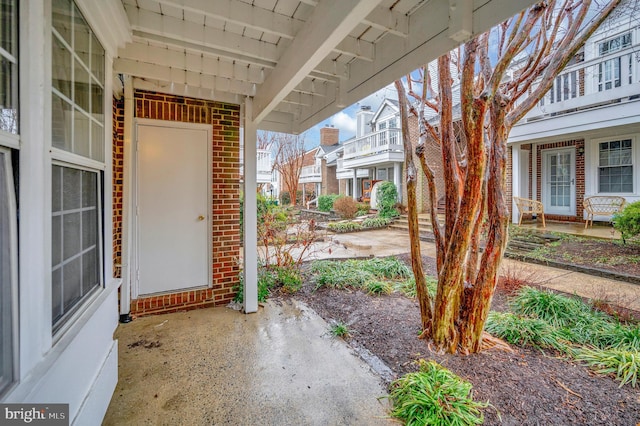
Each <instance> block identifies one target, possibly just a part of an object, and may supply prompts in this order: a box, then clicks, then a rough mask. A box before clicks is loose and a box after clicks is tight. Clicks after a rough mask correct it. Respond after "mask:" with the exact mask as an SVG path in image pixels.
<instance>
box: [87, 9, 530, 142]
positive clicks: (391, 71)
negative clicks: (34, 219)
mask: <svg viewBox="0 0 640 426" xmlns="http://www.w3.org/2000/svg"><path fill="white" fill-rule="evenodd" d="M80 3H81V5H82V4H85V5H86V6H85V7H83V12H85V13H88V14H89V15H91V14H93V15H96V16H100V14H101V13H103V12H102V11H96V10H95V9H96V8H98V9H100V8H104V14H103V16H105V17H107V18H109V20H107V21H106V22H107V23H108V24H109V25H111V23H113V22H116V23H117V25H115V27H114V28H115V31H116V32H117V33H118V34H119V37H112V38H113V41H112V42H110V44H111V46H110V47H112V46H116V47H119V49H118V50H117V55H114V56H115V60H114V71H115V73H116V74H117V73H121V74H126V75H129V76H131V77H133V78H134V86H135V87H139V88H144V89H149V90H157V91H161V92H166V93H174V94H180V95H188V96H195V97H199V98H205V99H215V100H220V101H224V102H232V103H238V104H240V103H242V101H243V99H244V98H245V97H252V98H253V99H254V101H253V120H254V121H256V122H257V124H258V128H260V129H264V130H274V131H282V132H288V133H300V132H302V131H304V130H306V129H308V128H309V127H311V126H313V125H315V124H317V123H319V122H320V121H322V120H324V119H326V118H328V117H330V116H331V115H333V114H335V113H337V112H339V111H340V110H342V109H344V108H345V107H347V106H349V105H351V104H354V103H356V102H358V101H359V100H361V99H362V98H364V97H366V96H368V95H370V94H371V93H373V92H375V91H377V90H379V89H380V88H382V87H385V86H386V85H388V84H389V83H391V82H393V81H394V80H395V79H397V78H399V77H401V76H403V75H405V74H407V73H409V72H411V71H413V70H414V69H416V68H418V67H419V66H421V65H423V64H425V63H427V62H429V61H431V60H433V59H435V58H437V57H438V56H439V55H441V54H442V53H444V52H447V51H449V50H451V49H452V48H454V47H456V46H458V45H459V43H461V42H462V41H464V40H466V39H468V38H469V37H470V36H472V35H475V34H478V33H481V32H483V31H485V30H487V29H489V28H490V27H491V26H493V25H495V24H497V23H499V22H501V21H502V20H504V19H507V18H509V17H510V16H512V15H513V14H515V13H517V12H519V11H520V10H522V9H524V8H525V7H527V6H529V5H531V4H533V3H535V2H534V1H533V0H466V1H465V0H104V4H105V5H106V6H104V7H103V6H100V5H101V4H102V3H103V2H91V1H89V0H80ZM92 5H93V6H92ZM124 29H127V30H128V31H129V34H127V36H128V37H129V38H127V37H125V36H123V34H122V33H123V31H124ZM105 31H107V30H106V29H105ZM106 38H107V39H109V37H106ZM112 48H113V47H112Z"/></svg>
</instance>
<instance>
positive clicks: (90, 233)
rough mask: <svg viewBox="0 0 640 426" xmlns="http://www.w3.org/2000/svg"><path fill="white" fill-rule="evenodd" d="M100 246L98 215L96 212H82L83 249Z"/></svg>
mask: <svg viewBox="0 0 640 426" xmlns="http://www.w3.org/2000/svg"><path fill="white" fill-rule="evenodd" d="M96 244H98V215H97V212H96V210H88V211H84V212H82V249H83V250H86V249H88V248H92V247H94V248H95V246H96Z"/></svg>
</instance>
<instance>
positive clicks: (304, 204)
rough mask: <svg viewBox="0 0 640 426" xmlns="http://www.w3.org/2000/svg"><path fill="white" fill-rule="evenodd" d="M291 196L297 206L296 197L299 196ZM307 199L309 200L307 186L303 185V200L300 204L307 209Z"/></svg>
mask: <svg viewBox="0 0 640 426" xmlns="http://www.w3.org/2000/svg"><path fill="white" fill-rule="evenodd" d="M296 192H298V191H297V190H296ZM289 195H290V196H291V198H292V200H293V204H294V205H295V204H296V195H298V194H293V195H291V194H289ZM306 199H307V185H306V184H305V183H303V184H302V199H301V200H300V202H301V203H302V207H306V206H307V204H306V201H305V200H306Z"/></svg>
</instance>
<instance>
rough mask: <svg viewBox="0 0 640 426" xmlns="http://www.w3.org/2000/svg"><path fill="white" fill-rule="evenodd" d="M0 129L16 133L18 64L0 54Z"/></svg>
mask: <svg viewBox="0 0 640 426" xmlns="http://www.w3.org/2000/svg"><path fill="white" fill-rule="evenodd" d="M0 32H1V31H0ZM0 130H4V131H5V132H9V133H18V66H17V64H15V63H13V62H11V61H9V59H7V58H5V57H4V56H0Z"/></svg>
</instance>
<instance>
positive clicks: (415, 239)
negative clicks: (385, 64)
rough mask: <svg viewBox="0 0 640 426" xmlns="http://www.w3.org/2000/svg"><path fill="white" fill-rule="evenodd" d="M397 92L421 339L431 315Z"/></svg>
mask: <svg viewBox="0 0 640 426" xmlns="http://www.w3.org/2000/svg"><path fill="white" fill-rule="evenodd" d="M395 85H396V89H397V91H398V97H399V99H398V101H399V104H400V117H401V118H400V120H401V126H402V128H403V129H405V131H403V132H402V143H403V145H404V166H405V169H406V176H407V193H406V197H407V215H408V221H409V239H410V241H411V268H412V269H413V276H414V277H415V282H416V297H417V299H418V303H419V305H420V323H421V325H422V333H421V336H422V337H428V336H430V335H431V321H432V318H433V313H432V311H431V299H430V297H429V292H428V291H427V281H426V279H425V276H424V270H423V268H422V254H421V252H420V229H419V226H418V209H417V201H416V198H417V197H416V181H417V172H418V170H417V169H416V166H415V163H414V161H413V154H412V152H411V151H412V150H411V137H410V134H409V125H408V121H407V117H408V113H407V99H406V94H405V92H404V90H403V87H402V82H401V81H396V82H395Z"/></svg>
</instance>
